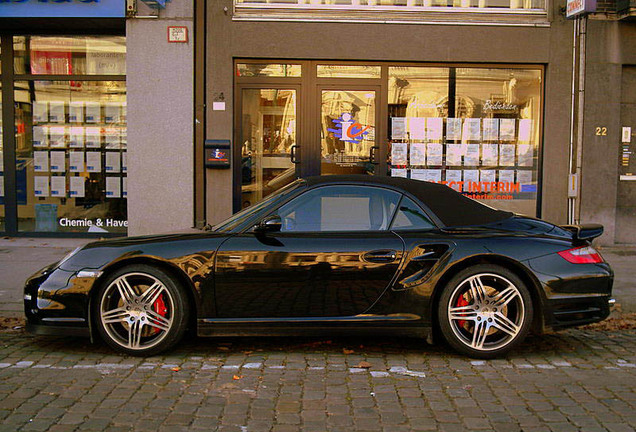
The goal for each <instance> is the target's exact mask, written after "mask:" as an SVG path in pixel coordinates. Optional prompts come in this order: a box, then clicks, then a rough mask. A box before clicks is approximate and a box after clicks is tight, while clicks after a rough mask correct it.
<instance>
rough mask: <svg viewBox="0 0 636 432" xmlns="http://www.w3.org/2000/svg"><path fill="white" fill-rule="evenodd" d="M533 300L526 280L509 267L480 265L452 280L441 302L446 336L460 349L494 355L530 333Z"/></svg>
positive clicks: (440, 307) (479, 354) (441, 321)
mask: <svg viewBox="0 0 636 432" xmlns="http://www.w3.org/2000/svg"><path fill="white" fill-rule="evenodd" d="M532 313H533V309H532V299H531V296H530V293H529V292H528V289H527V288H526V287H525V285H524V283H523V282H522V281H521V279H519V278H518V277H517V276H516V275H515V274H514V273H512V272H511V271H509V270H508V269H506V268H503V267H500V266H495V265H478V266H474V267H470V268H467V269H465V270H463V271H461V272H460V273H458V274H457V275H456V276H455V277H453V279H451V280H450V282H449V283H448V285H447V286H446V288H445V289H444V291H443V293H442V295H441V298H440V302H439V305H438V317H439V324H440V328H441V330H442V334H443V335H444V338H445V339H446V340H447V341H448V343H449V344H450V345H451V346H453V348H455V349H456V350H457V351H459V352H461V353H463V354H467V355H469V356H471V357H477V358H493V357H496V356H500V355H502V354H503V353H505V352H507V351H509V350H510V349H512V347H513V346H514V345H516V344H517V343H518V342H520V341H521V340H522V339H523V338H524V337H525V336H526V334H527V333H528V330H529V328H530V323H531V321H532Z"/></svg>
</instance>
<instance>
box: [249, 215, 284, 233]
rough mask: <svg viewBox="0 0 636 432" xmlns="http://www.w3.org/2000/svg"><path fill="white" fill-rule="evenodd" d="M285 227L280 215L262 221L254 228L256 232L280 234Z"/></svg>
mask: <svg viewBox="0 0 636 432" xmlns="http://www.w3.org/2000/svg"><path fill="white" fill-rule="evenodd" d="M282 227H283V221H282V220H281V218H280V216H278V215H271V216H267V217H266V218H265V219H263V220H262V221H260V222H259V223H257V224H256V226H255V227H254V231H256V232H260V233H265V232H279V231H280V230H281V228H282Z"/></svg>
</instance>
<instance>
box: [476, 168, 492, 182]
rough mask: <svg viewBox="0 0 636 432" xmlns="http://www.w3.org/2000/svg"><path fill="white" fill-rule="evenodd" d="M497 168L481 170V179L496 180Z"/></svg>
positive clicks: (484, 180)
mask: <svg viewBox="0 0 636 432" xmlns="http://www.w3.org/2000/svg"><path fill="white" fill-rule="evenodd" d="M495 173H496V171H495V170H480V171H479V181H482V182H494V181H495Z"/></svg>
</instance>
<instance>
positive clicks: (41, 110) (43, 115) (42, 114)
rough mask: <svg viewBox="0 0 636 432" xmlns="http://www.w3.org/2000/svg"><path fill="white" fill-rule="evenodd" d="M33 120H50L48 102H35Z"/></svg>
mask: <svg viewBox="0 0 636 432" xmlns="http://www.w3.org/2000/svg"><path fill="white" fill-rule="evenodd" d="M33 121H34V122H47V121H49V105H48V103H47V102H33Z"/></svg>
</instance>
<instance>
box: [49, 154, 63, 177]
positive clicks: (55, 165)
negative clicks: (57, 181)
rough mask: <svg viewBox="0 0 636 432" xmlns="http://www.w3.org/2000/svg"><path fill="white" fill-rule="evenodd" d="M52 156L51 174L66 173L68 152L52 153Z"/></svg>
mask: <svg viewBox="0 0 636 432" xmlns="http://www.w3.org/2000/svg"><path fill="white" fill-rule="evenodd" d="M50 156H51V172H64V171H66V152H63V151H52V152H51V155H50Z"/></svg>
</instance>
